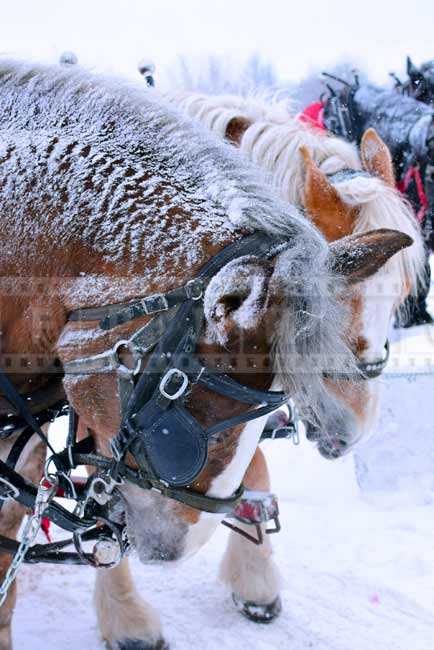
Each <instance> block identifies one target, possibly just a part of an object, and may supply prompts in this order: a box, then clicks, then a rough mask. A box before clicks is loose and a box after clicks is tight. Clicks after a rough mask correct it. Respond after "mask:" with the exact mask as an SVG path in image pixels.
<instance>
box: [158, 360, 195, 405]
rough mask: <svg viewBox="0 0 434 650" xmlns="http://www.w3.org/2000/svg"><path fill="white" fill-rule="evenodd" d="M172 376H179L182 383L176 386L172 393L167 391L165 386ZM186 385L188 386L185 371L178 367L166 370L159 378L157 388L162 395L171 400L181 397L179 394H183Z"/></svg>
mask: <svg viewBox="0 0 434 650" xmlns="http://www.w3.org/2000/svg"><path fill="white" fill-rule="evenodd" d="M172 377H173V378H174V379H175V378H176V377H181V378H182V384H181V386H180V387H179V388H178V390H177V391H175V392H174V393H168V392H167V390H166V387H167V386H168V384H169V383H170V380H171V379H172ZM187 386H188V377H187V375H186V374H185V372H183V371H182V370H179V368H171V369H170V370H168V371H167V372H166V374H165V375H164V377H163V378H162V379H161V381H160V386H159V390H160V393H161V394H162V395H163V397H165V398H166V399H169V400H171V401H173V400H177V399H179V398H180V397H181V395H183V394H184V393H185V391H186V389H187Z"/></svg>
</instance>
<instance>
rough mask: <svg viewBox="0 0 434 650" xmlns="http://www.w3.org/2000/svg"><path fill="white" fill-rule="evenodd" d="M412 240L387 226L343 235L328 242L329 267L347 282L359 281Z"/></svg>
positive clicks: (376, 269) (372, 273) (372, 272)
mask: <svg viewBox="0 0 434 650" xmlns="http://www.w3.org/2000/svg"><path fill="white" fill-rule="evenodd" d="M412 243H413V240H412V238H411V237H409V236H408V235H406V234H404V233H403V232H399V231H398V230H388V229H387V228H382V229H380V230H370V231H369V232H365V233H362V234H360V235H351V236H350V237H344V238H343V239H340V240H339V241H337V242H334V243H333V244H331V245H330V259H331V261H330V267H331V270H332V271H334V272H336V273H338V274H339V275H342V276H344V278H345V279H346V280H347V281H348V282H349V283H351V284H352V283H355V282H360V281H361V280H365V279H366V278H369V277H370V276H371V275H374V273H376V272H377V271H378V270H379V269H380V268H381V267H382V266H383V265H384V264H385V263H386V262H387V260H389V259H390V258H391V257H392V256H393V255H395V253H398V252H399V251H400V250H402V249H403V248H407V246H411V244H412Z"/></svg>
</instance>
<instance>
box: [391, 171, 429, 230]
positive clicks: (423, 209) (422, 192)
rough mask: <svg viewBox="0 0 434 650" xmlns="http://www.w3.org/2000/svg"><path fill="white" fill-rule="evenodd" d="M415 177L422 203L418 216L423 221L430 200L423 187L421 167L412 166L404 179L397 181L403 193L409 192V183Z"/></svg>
mask: <svg viewBox="0 0 434 650" xmlns="http://www.w3.org/2000/svg"><path fill="white" fill-rule="evenodd" d="M413 177H414V182H415V183H416V189H417V195H418V198H419V202H420V205H421V207H420V209H419V211H418V213H417V218H418V220H419V222H420V223H422V220H423V218H424V216H425V214H426V211H427V207H428V201H427V198H426V194H425V190H424V187H423V183H422V178H421V175H420V171H419V167H415V166H413V167H410V169H409V170H408V172H407V173H406V175H405V177H404V178H403V180H402V181H399V183H397V188H398V190H399V191H400V192H401V193H402V194H405V193H406V192H407V188H408V185H409V183H410V181H411V179H412V178H413Z"/></svg>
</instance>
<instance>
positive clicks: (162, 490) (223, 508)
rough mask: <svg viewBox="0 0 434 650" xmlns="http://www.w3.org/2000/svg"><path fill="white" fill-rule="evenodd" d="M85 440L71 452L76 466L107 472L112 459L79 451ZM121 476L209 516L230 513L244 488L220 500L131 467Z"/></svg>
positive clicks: (126, 467)
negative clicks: (152, 478) (155, 479)
mask: <svg viewBox="0 0 434 650" xmlns="http://www.w3.org/2000/svg"><path fill="white" fill-rule="evenodd" d="M84 442H85V440H81V441H80V442H79V443H78V444H77V445H76V447H75V450H74V451H73V459H74V462H75V463H76V464H77V465H92V466H94V467H97V468H98V469H99V470H103V471H108V470H109V469H110V467H111V463H112V459H111V458H105V457H104V456H99V455H97V454H88V453H83V452H82V451H81V447H82V446H83V443H84ZM123 474H124V477H125V478H126V480H127V481H129V482H130V483H134V484H135V485H137V486H138V487H141V488H144V489H147V490H151V491H152V492H157V493H158V494H161V495H162V496H165V497H168V498H170V499H174V500H175V501H179V503H183V504H184V505H187V506H190V507H191V508H195V509H197V510H202V511H203V512H209V513H211V514H225V513H228V512H231V511H232V510H233V509H234V508H235V507H236V506H237V505H238V503H239V502H240V501H241V499H242V496H243V493H244V486H243V485H240V487H239V488H238V489H237V490H236V492H234V494H232V495H231V496H230V497H228V498H220V497H213V496H207V495H206V494H200V493H199V492H195V491H192V490H189V489H188V488H185V487H170V486H165V485H163V484H162V483H160V482H157V481H156V482H155V484H154V482H153V481H152V480H150V479H149V477H148V476H144V475H143V473H142V472H141V471H140V470H136V469H132V468H131V467H128V466H124V468H123Z"/></svg>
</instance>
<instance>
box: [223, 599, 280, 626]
mask: <svg viewBox="0 0 434 650" xmlns="http://www.w3.org/2000/svg"><path fill="white" fill-rule="evenodd" d="M232 600H233V601H234V604H235V607H236V608H237V610H238V611H239V612H240V613H241V614H242V615H243V616H245V617H246V618H248V619H249V620H250V621H253V622H254V623H271V621H274V619H275V618H277V617H278V616H279V614H280V613H281V611H282V600H281V598H280V596H277V597H276V598H275V599H274V600H273V602H272V603H269V604H268V605H262V604H258V603H252V602H250V601H245V600H241V598H238V596H236V595H235V594H232Z"/></svg>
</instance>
